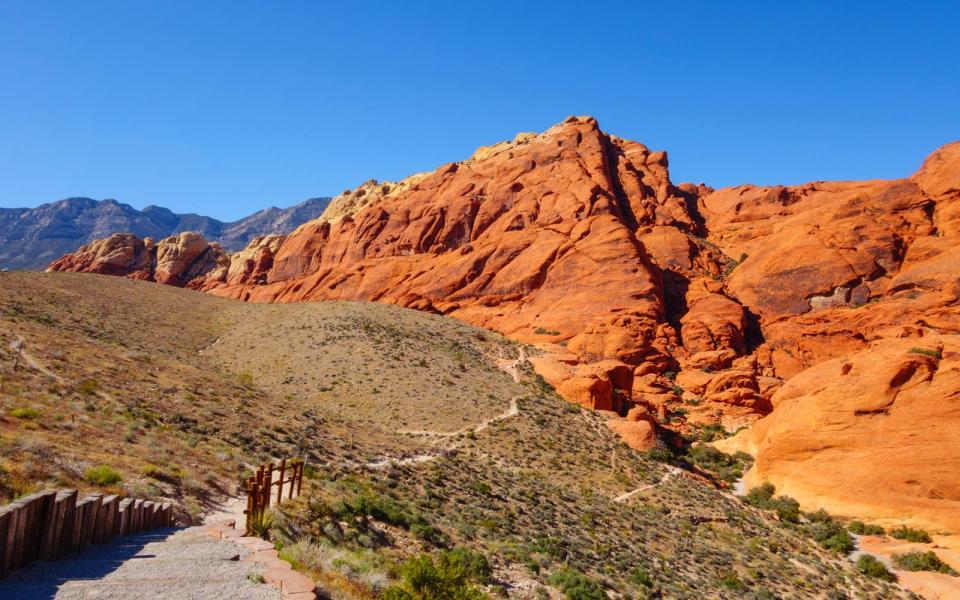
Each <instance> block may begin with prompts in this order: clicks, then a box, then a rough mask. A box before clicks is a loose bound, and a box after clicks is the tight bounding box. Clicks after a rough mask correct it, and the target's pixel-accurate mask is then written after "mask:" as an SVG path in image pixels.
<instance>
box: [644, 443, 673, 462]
mask: <svg viewBox="0 0 960 600" xmlns="http://www.w3.org/2000/svg"><path fill="white" fill-rule="evenodd" d="M647 457H648V458H650V460H655V461H657V462H664V463H670V462H673V459H674V456H673V452H670V450H668V449H666V448H661V447H659V446H657V447H654V448H651V449H650V450H648V451H647Z"/></svg>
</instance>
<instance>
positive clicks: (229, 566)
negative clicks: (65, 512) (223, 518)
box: [0, 527, 280, 600]
mask: <svg viewBox="0 0 960 600" xmlns="http://www.w3.org/2000/svg"><path fill="white" fill-rule="evenodd" d="M204 529H205V528H203V527H191V528H188V529H180V530H176V529H163V530H157V531H152V532H149V533H144V534H139V535H133V536H127V537H124V538H121V539H119V540H118V541H117V542H116V543H114V544H109V545H103V546H91V547H90V548H88V549H86V550H84V551H83V552H80V553H77V554H75V555H73V556H71V557H69V558H67V559H65V560H59V561H55V562H37V563H34V564H33V565H31V566H29V567H27V568H26V569H23V570H21V571H18V572H16V573H14V574H13V575H11V576H10V577H9V578H7V579H5V580H3V581H0V598H3V599H4V600H46V599H51V598H56V599H57V600H93V599H96V600H114V599H116V600H119V599H121V598H122V599H124V600H128V599H129V600H148V599H150V600H154V599H157V600H163V599H170V600H209V599H220V598H223V599H229V600H277V599H279V598H280V591H279V590H277V589H275V588H273V587H271V586H269V585H264V584H262V583H254V582H253V581H251V580H250V579H248V577H247V576H248V575H250V574H258V573H260V570H261V567H260V565H257V564H254V563H247V562H240V558H242V557H244V556H246V555H247V554H248V553H249V551H248V550H246V549H245V548H242V547H241V546H238V545H237V544H234V543H232V542H228V541H223V540H216V539H213V538H211V537H210V536H209V535H207V534H206V532H205V530H204Z"/></svg>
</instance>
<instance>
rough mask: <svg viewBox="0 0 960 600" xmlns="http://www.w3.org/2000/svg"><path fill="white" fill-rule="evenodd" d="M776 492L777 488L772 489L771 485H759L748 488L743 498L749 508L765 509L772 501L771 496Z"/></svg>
mask: <svg viewBox="0 0 960 600" xmlns="http://www.w3.org/2000/svg"><path fill="white" fill-rule="evenodd" d="M776 491H777V488H775V487H773V484H772V483H761V484H760V485H758V486H757V487H753V488H750V491H748V492H747V495H746V496H745V498H746V501H747V504H749V505H750V506H756V507H757V508H765V507H766V505H767V504H768V503H769V502H770V500H772V499H773V494H774V493H775V492H776Z"/></svg>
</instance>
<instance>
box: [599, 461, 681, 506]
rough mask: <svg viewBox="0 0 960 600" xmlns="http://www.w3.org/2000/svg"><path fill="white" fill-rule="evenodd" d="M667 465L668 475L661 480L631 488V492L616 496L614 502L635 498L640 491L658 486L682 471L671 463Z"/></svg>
mask: <svg viewBox="0 0 960 600" xmlns="http://www.w3.org/2000/svg"><path fill="white" fill-rule="evenodd" d="M666 467H667V469H668V471H667V473H666V475H664V476H663V477H661V478H660V481H657V482H655V483H650V484H647V485H643V486H640V487H638V488H637V489H635V490H631V491H629V492H627V493H625V494H620V495H619V496H617V497H616V498H614V499H613V501H614V502H626V501H627V500H629V499H630V498H633V497H634V496H636V495H637V494H639V493H640V492H645V491H647V490H652V489H653V488H655V487H658V486H660V485H662V484H664V483H666V482H667V480H669V479H670V478H671V477H676V476H677V475H678V474H679V473H680V469H678V468H677V467H672V466H670V465H666Z"/></svg>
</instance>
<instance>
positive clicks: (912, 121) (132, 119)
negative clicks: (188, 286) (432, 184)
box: [0, 0, 960, 219]
mask: <svg viewBox="0 0 960 600" xmlns="http://www.w3.org/2000/svg"><path fill="white" fill-rule="evenodd" d="M674 4H676V6H674ZM680 4H682V6H681V5H680ZM958 22H960V2H956V1H952V2H915V3H906V2H884V1H873V2H794V3H789V2H757V3H745V2H743V3H741V2H723V3H721V2H715V3H713V2H711V3H697V2H686V3H671V2H662V1H660V2H651V3H641V2H597V1H594V2H563V1H552V2H534V1H529V2H528V1H523V0H512V1H509V2H499V1H484V2H469V3H468V2H462V3H460V2H450V1H447V2H415V1H410V2H382V3H372V2H366V3H365V2H336V3H333V2H321V1H319V0H314V1H309V2H294V1H280V0H278V1H270V2H268V1H266V0H263V1H259V2H247V1H243V0H230V1H210V0H205V1H203V2H195V1H191V2H181V1H177V0H164V1H147V0H125V1H118V2H107V1H99V0H90V1H87V2H76V1H72V2H57V1H53V0H26V1H21V0H0V206H4V207H14V206H35V205H37V204H41V203H44V202H49V201H53V200H57V199H60V198H64V197H68V196H90V197H94V198H116V199H118V200H120V201H122V202H127V203H129V204H132V205H133V206H135V207H137V208H142V207H143V206H145V205H147V204H160V205H163V206H167V207H170V208H172V209H174V210H176V211H179V212H188V211H189V212H200V213H204V214H209V215H212V216H215V217H219V218H223V219H232V218H236V217H240V216H242V215H245V214H247V213H250V212H253V211H255V210H258V209H260V208H263V207H266V206H270V205H278V206H287V205H290V204H294V203H296V202H299V201H301V200H303V199H305V198H308V197H313V196H322V195H333V194H336V193H338V192H340V191H342V190H343V189H345V188H349V187H354V186H356V185H358V184H360V183H362V182H363V181H365V180H367V179H371V178H375V179H381V180H385V179H387V180H389V179H397V178H400V177H403V176H405V175H407V174H410V173H413V172H416V171H423V170H428V169H432V168H434V167H436V166H438V165H440V164H441V163H444V162H449V161H452V160H458V159H462V158H465V157H467V156H469V155H470V153H471V152H472V151H473V149H474V148H476V147H477V146H479V145H484V144H489V143H493V142H496V141H499V140H502V139H508V138H511V137H513V135H514V134H515V133H517V132H519V131H541V130H543V129H546V128H547V127H549V126H550V125H552V124H554V123H556V122H559V121H560V120H562V119H563V118H564V117H565V116H567V115H570V114H592V115H594V116H596V117H597V118H598V119H599V120H600V124H601V126H602V127H603V128H604V129H605V130H607V131H609V132H611V133H615V134H617V135H620V136H622V137H627V138H630V139H636V140H638V141H641V142H643V143H645V144H647V145H648V146H650V147H652V148H654V149H665V150H667V151H668V152H669V154H670V159H671V171H672V176H673V179H674V181H677V182H680V181H691V180H692V181H696V182H701V181H702V182H706V183H708V184H710V185H714V186H722V185H733V184H738V183H746V182H750V183H758V184H767V183H800V182H804V181H809V180H816V179H863V178H894V177H900V176H905V175H908V174H910V173H911V172H913V171H914V170H915V169H916V168H917V167H918V166H919V163H920V161H921V160H922V159H923V157H924V156H925V155H926V154H928V153H929V152H931V151H932V150H934V149H935V148H936V147H938V146H939V145H941V144H943V143H946V142H948V141H952V140H956V139H960V36H958V35H957V33H956V26H957V23H958Z"/></svg>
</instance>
